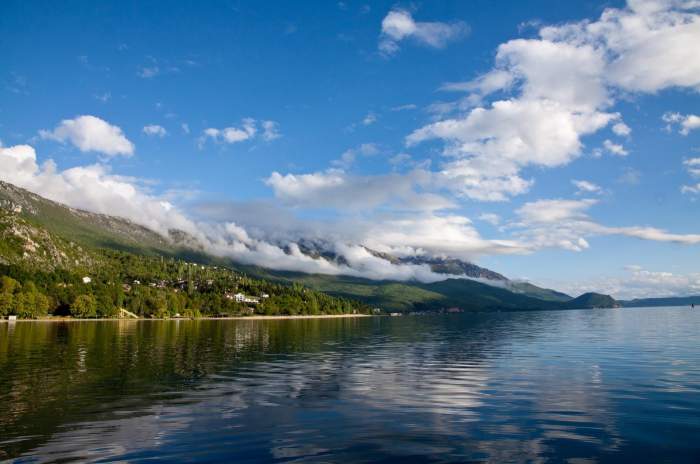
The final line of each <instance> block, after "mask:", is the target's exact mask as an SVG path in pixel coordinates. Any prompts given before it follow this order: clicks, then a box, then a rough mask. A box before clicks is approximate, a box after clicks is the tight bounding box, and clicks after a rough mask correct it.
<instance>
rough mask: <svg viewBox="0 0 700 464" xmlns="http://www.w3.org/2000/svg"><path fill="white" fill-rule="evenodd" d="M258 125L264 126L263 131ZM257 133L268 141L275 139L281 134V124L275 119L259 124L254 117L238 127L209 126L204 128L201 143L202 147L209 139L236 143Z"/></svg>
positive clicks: (253, 136) (250, 138)
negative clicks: (260, 130)
mask: <svg viewBox="0 0 700 464" xmlns="http://www.w3.org/2000/svg"><path fill="white" fill-rule="evenodd" d="M258 126H260V127H261V128H262V133H260V132H259V130H258ZM257 135H259V136H260V137H261V138H262V139H263V140H264V141H266V142H270V141H272V140H275V139H277V138H279V137H280V136H281V135H280V133H279V125H278V124H277V123H276V122H275V121H269V120H268V121H261V122H260V123H259V124H258V121H256V120H255V119H253V118H245V119H243V121H242V122H241V125H240V126H238V127H235V126H230V127H224V128H222V129H217V128H215V127H208V128H206V129H204V131H203V132H202V136H201V137H200V139H199V144H200V147H201V146H203V145H204V143H206V141H207V140H213V141H215V142H220V143H228V144H234V143H240V142H245V141H247V140H252V139H254V138H255V137H256V136H257Z"/></svg>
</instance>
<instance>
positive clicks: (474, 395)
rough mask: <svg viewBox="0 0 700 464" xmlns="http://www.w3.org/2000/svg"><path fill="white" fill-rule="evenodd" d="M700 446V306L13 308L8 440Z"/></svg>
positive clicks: (255, 452) (475, 447)
mask: <svg viewBox="0 0 700 464" xmlns="http://www.w3.org/2000/svg"><path fill="white" fill-rule="evenodd" d="M17 457H18V458H19V461H20V462H22V461H34V460H36V461H59V460H60V461H67V460H97V461H100V460H102V461H109V460H115V459H118V460H128V461H139V460H152V459H155V458H159V459H160V460H162V461H164V462H173V461H210V462H211V461H223V462H268V461H277V462H401V463H403V462H464V461H491V462H503V461H530V462H533V461H534V462H538V461H550V462H566V461H568V462H596V461H598V462H661V461H666V462H674V463H677V462H700V310H696V311H694V312H693V311H691V310H690V309H686V308H663V309H624V310H592V311H559V312H530V313H526V312H523V313H499V314H490V315H486V314H480V315H451V316H433V317H429V316H423V317H402V318H366V319H335V320H292V321H180V322H175V321H171V322H162V321H161V322H148V321H143V322H129V321H121V322H84V323H26V322H21V323H16V324H11V325H10V324H7V323H3V324H0V460H1V459H3V458H4V459H9V458H17Z"/></svg>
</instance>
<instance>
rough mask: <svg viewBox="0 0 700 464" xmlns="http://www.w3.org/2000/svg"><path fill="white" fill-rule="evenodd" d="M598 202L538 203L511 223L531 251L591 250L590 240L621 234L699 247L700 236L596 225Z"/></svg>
mask: <svg viewBox="0 0 700 464" xmlns="http://www.w3.org/2000/svg"><path fill="white" fill-rule="evenodd" d="M597 202H598V201H597V200H594V199H582V200H562V199H554V200H537V201H534V202H528V203H525V204H524V205H523V206H522V207H520V208H519V209H518V210H516V214H517V215H518V218H519V220H518V221H516V222H513V223H511V224H508V228H510V229H513V230H514V231H515V236H516V238H518V240H519V241H520V242H521V243H525V244H528V246H529V247H530V249H531V250H538V249H541V248H563V249H566V250H571V251H582V250H584V249H586V248H588V247H589V243H588V241H587V238H589V237H594V236H601V235H622V236H626V237H633V238H638V239H642V240H650V241H657V242H670V243H677V244H682V245H696V244H700V234H675V233H671V232H667V231H665V230H662V229H657V228H655V227H641V226H626V227H610V226H605V225H602V224H598V223H596V222H594V221H593V220H592V219H591V218H590V217H589V216H588V214H587V211H588V209H589V208H590V207H592V206H593V205H595V204H596V203H597Z"/></svg>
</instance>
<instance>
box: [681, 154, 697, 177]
mask: <svg viewBox="0 0 700 464" xmlns="http://www.w3.org/2000/svg"><path fill="white" fill-rule="evenodd" d="M683 165H684V166H685V168H686V170H687V171H688V174H690V175H691V176H693V177H700V158H690V159H687V160H685V161H683Z"/></svg>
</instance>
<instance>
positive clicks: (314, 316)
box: [0, 314, 374, 324]
mask: <svg viewBox="0 0 700 464" xmlns="http://www.w3.org/2000/svg"><path fill="white" fill-rule="evenodd" d="M352 317H374V316H373V315H371V314H307V315H294V316H265V315H262V314H261V315H255V316H227V317H211V316H207V317H192V318H190V317H168V318H152V317H139V318H133V317H120V318H90V319H87V318H85V319H83V318H74V317H61V316H57V317H42V318H38V319H17V320H15V321H9V320H7V319H0V323H7V324H9V323H15V322H106V321H107V322H121V321H133V322H139V321H268V320H270V321H271V320H291V319H337V318H352Z"/></svg>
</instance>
